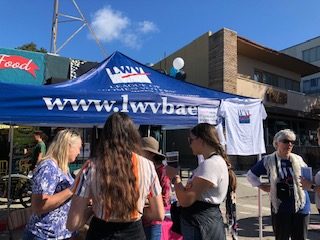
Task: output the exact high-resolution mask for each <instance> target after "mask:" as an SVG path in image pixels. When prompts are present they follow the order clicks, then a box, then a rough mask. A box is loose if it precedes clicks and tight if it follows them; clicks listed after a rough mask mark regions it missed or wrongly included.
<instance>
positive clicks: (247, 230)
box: [238, 216, 273, 238]
mask: <svg viewBox="0 0 320 240" xmlns="http://www.w3.org/2000/svg"><path fill="white" fill-rule="evenodd" d="M238 225H239V228H238V235H239V236H240V237H244V238H259V218H257V217H249V218H242V219H239V220H238ZM262 231H263V236H264V237H267V236H273V231H272V228H271V217H270V216H265V217H263V218H262Z"/></svg>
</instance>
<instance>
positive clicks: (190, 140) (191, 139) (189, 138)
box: [188, 137, 197, 145]
mask: <svg viewBox="0 0 320 240" xmlns="http://www.w3.org/2000/svg"><path fill="white" fill-rule="evenodd" d="M196 139H197V138H191V137H188V142H189V145H191V144H192V142H193V141H194V140H196Z"/></svg>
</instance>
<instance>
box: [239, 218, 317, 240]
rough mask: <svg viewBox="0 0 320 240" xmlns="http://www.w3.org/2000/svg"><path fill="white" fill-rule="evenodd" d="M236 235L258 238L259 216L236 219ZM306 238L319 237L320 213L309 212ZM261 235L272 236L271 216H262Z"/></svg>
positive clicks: (311, 239) (310, 239) (315, 239)
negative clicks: (237, 226)
mask: <svg viewBox="0 0 320 240" xmlns="http://www.w3.org/2000/svg"><path fill="white" fill-rule="evenodd" d="M238 225H239V228H238V230H239V231H238V235H239V237H243V238H245V239H247V238H248V239H249V238H259V218H258V217H249V218H242V219H239V220H238ZM308 229H309V230H308V240H319V239H320V215H319V214H310V223H309V226H308ZM262 231H263V237H272V236H273V230H272V225H271V216H264V217H263V218H262Z"/></svg>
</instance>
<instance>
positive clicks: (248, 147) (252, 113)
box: [219, 98, 267, 156]
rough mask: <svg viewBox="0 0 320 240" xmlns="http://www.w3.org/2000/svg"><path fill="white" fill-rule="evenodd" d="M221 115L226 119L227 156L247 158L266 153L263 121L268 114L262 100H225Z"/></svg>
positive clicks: (221, 107) (221, 106)
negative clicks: (247, 156)
mask: <svg viewBox="0 0 320 240" xmlns="http://www.w3.org/2000/svg"><path fill="white" fill-rule="evenodd" d="M219 115H220V116H222V117H224V118H225V125H226V143H227V144H226V152H227V154H229V155H245V156H246V155H256V154H262V153H265V152H266V149H265V143H264V136H263V122H262V120H263V119H266V117H267V113H266V110H265V108H264V106H263V104H262V103H261V100H260V99H237V98H236V99H227V100H224V101H222V103H221V105H220V110H219Z"/></svg>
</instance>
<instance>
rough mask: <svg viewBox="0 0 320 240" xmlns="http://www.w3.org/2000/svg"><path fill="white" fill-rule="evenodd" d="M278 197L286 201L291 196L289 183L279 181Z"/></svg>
mask: <svg viewBox="0 0 320 240" xmlns="http://www.w3.org/2000/svg"><path fill="white" fill-rule="evenodd" d="M277 197H278V198H279V199H280V200H281V201H285V200H287V199H289V198H290V197H291V191H290V186H289V184H287V183H285V182H278V183H277Z"/></svg>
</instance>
